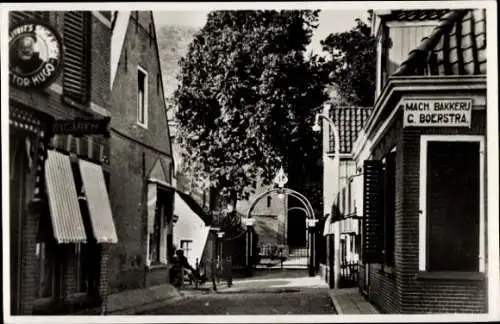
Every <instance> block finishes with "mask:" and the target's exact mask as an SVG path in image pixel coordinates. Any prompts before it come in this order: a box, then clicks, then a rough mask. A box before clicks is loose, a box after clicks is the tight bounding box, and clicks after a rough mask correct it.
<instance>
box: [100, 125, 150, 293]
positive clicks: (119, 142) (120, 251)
mask: <svg viewBox="0 0 500 324" xmlns="http://www.w3.org/2000/svg"><path fill="white" fill-rule="evenodd" d="M110 146H111V154H112V156H113V160H112V161H111V170H110V171H111V172H110V190H109V191H110V200H111V210H112V211H113V218H114V220H115V226H116V231H117V235H118V243H117V244H116V245H113V246H111V247H110V257H109V258H110V259H109V290H110V292H114V291H118V290H124V289H128V288H140V287H143V285H144V267H145V257H146V246H145V243H146V238H145V234H146V220H145V217H146V214H145V211H146V206H145V204H144V202H145V197H144V196H145V193H144V185H145V170H143V167H142V160H143V157H142V156H143V155H142V153H143V151H142V149H141V147H140V145H139V144H136V143H134V142H130V141H128V140H127V139H126V138H122V137H120V136H117V135H115V134H112V136H111V145H110ZM137 258H139V259H140V260H141V261H140V262H137Z"/></svg>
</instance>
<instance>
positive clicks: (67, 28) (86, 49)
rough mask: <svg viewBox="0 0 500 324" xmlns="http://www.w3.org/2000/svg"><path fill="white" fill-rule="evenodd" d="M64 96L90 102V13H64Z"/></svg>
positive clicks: (82, 102) (80, 101)
mask: <svg viewBox="0 0 500 324" xmlns="http://www.w3.org/2000/svg"><path fill="white" fill-rule="evenodd" d="M63 39H64V47H65V50H64V72H63V73H64V75H63V94H64V96H65V97H66V98H69V99H71V100H74V101H76V102H77V103H80V104H85V103H87V102H88V101H89V100H90V12H87V11H66V12H65V13H64V27H63Z"/></svg>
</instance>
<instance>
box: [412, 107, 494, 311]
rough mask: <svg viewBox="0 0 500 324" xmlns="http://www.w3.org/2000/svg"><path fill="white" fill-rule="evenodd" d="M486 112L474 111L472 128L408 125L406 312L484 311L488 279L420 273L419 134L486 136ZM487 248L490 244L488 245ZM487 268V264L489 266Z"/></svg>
mask: <svg viewBox="0 0 500 324" xmlns="http://www.w3.org/2000/svg"><path fill="white" fill-rule="evenodd" d="M485 132H486V111H485V110H474V111H473V113H472V127H471V128H470V129H468V128H460V129H458V128H425V129H417V128H406V129H405V130H404V132H403V141H404V157H403V159H404V167H405V172H404V184H405V185H404V187H403V191H404V199H405V200H404V224H403V231H404V233H405V235H404V236H403V241H402V245H403V246H404V249H405V253H404V255H403V256H404V260H403V264H402V266H403V268H404V274H403V278H402V279H403V285H404V290H403V297H402V299H403V308H402V311H403V312H404V313H418V312H424V313H425V312H485V311H486V307H485V305H486V298H487V293H486V281H484V282H483V281H460V280H423V279H416V278H415V274H416V273H417V272H418V257H419V253H418V239H419V238H418V231H415V229H418V222H419V214H418V210H419V177H420V174H419V167H420V134H463V135H484V134H485ZM486 250H487V247H486ZM486 267H487V266H486Z"/></svg>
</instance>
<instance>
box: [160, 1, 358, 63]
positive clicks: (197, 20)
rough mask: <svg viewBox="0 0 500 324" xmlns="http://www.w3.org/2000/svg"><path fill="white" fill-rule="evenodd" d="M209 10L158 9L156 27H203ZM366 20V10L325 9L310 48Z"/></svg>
mask: <svg viewBox="0 0 500 324" xmlns="http://www.w3.org/2000/svg"><path fill="white" fill-rule="evenodd" d="M208 12H209V11H157V12H155V13H154V15H155V24H156V25H157V26H156V27H161V26H165V25H181V26H191V27H196V28H201V27H203V25H204V24H205V22H206V19H207V14H208ZM356 18H361V19H362V20H364V21H366V18H367V11H366V10H332V9H325V10H322V11H321V12H320V14H319V26H318V28H317V29H316V30H315V32H314V34H313V38H312V42H311V44H310V46H309V49H310V50H312V51H313V52H315V53H319V52H320V51H321V45H320V40H322V39H325V37H326V36H328V35H329V34H330V33H337V32H343V31H346V30H349V29H351V28H352V27H354V26H355V19H356Z"/></svg>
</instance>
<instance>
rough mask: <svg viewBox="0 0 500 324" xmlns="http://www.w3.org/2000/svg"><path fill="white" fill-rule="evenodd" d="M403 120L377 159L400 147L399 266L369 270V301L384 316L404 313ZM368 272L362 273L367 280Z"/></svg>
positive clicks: (392, 129) (374, 266)
mask: <svg viewBox="0 0 500 324" xmlns="http://www.w3.org/2000/svg"><path fill="white" fill-rule="evenodd" d="M401 135H402V117H401V114H400V115H399V116H398V117H397V118H396V120H395V122H394V123H393V124H392V125H391V126H390V128H389V130H388V131H387V133H386V135H385V136H384V137H383V138H382V139H381V141H380V142H379V143H378V144H377V145H376V146H375V148H374V150H373V156H372V158H373V159H376V160H381V159H382V158H383V157H384V156H385V155H386V154H388V153H389V152H390V151H391V149H392V148H393V147H394V146H396V200H395V208H396V211H395V217H396V219H395V233H394V235H395V242H396V243H395V251H394V261H395V266H394V267H393V268H392V269H388V268H386V267H384V266H383V265H382V264H372V265H371V266H370V268H369V279H368V280H369V289H368V294H369V299H370V300H371V301H372V302H373V303H374V304H375V305H376V306H377V307H379V308H380V309H381V311H382V312H384V313H399V312H401V280H402V275H403V272H402V271H401V270H402V267H401V266H400V264H402V263H403V254H404V253H406V252H405V250H404V245H403V244H398V243H399V242H402V240H403V237H404V235H406V234H407V233H406V232H405V230H404V228H403V226H402V220H403V211H402V205H403V195H402V192H403V191H402V189H403V187H404V186H403V181H402V179H403V177H402V175H403V159H402V157H403V154H402V153H403V141H402V136H401ZM364 271H366V269H363V272H362V273H360V277H363V282H364Z"/></svg>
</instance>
